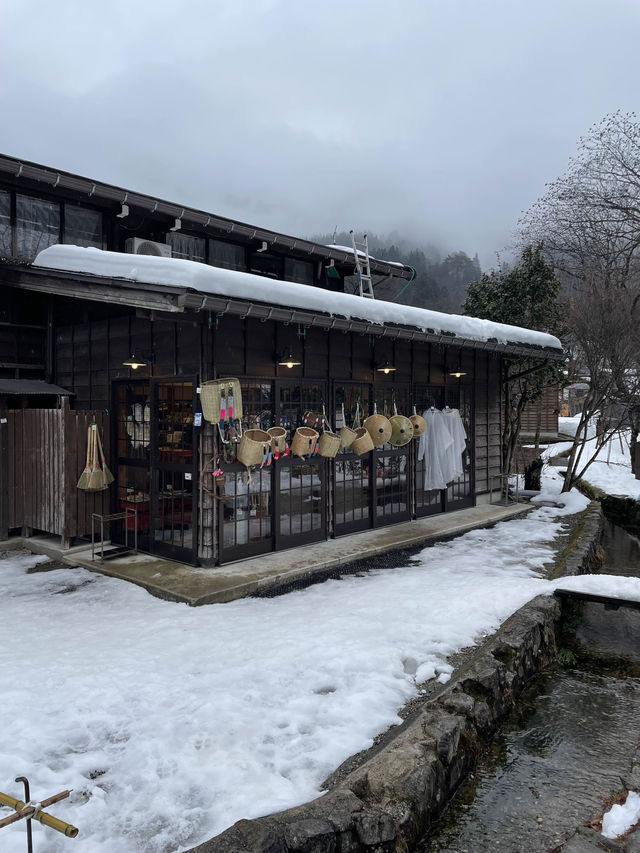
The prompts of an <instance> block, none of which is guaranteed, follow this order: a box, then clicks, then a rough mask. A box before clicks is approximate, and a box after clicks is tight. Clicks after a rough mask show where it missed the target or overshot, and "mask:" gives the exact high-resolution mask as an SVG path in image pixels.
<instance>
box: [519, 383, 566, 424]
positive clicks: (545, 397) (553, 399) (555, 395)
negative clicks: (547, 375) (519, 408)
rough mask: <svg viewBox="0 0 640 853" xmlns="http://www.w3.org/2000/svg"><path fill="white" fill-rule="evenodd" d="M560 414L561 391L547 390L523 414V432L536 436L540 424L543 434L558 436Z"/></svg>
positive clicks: (556, 389)
mask: <svg viewBox="0 0 640 853" xmlns="http://www.w3.org/2000/svg"><path fill="white" fill-rule="evenodd" d="M559 414H560V390H559V389H558V388H547V389H546V390H545V391H544V393H543V394H542V396H541V397H540V398H539V399H538V400H536V401H535V402H533V403H529V404H528V405H527V406H526V408H525V410H524V412H523V413H522V427H521V432H523V433H526V434H527V435H534V434H535V432H536V430H537V429H538V424H539V425H540V432H541V433H544V434H546V435H549V434H552V435H557V434H558V415H559Z"/></svg>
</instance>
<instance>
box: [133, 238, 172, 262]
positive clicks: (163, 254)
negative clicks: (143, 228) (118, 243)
mask: <svg viewBox="0 0 640 853" xmlns="http://www.w3.org/2000/svg"><path fill="white" fill-rule="evenodd" d="M124 249H125V252H129V253H130V254H132V255H153V256H155V257H156V258H170V257H171V246H168V245H167V244H166V243H155V242H154V241H153V240H145V239H144V238H143V237H129V239H128V240H127V241H126V242H125V244H124Z"/></svg>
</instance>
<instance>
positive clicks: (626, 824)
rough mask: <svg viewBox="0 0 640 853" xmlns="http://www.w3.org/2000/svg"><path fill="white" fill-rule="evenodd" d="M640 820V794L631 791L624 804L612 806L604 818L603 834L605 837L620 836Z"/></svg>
mask: <svg viewBox="0 0 640 853" xmlns="http://www.w3.org/2000/svg"><path fill="white" fill-rule="evenodd" d="M639 820H640V796H638V794H636V792H635V791H629V794H628V796H627V799H626V800H625V802H624V803H623V804H622V805H617V804H616V805H615V806H611V808H610V809H609V811H608V812H605V814H604V816H603V818H602V834H603V835H604V837H605V838H618V836H619V835H623V834H624V833H625V832H626V831H627V830H628V829H631V827H632V826H633V825H634V824H635V823H637V822H638V821H639Z"/></svg>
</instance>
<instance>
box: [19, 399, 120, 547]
mask: <svg viewBox="0 0 640 853" xmlns="http://www.w3.org/2000/svg"><path fill="white" fill-rule="evenodd" d="M7 421H8V445H9V446H8V457H9V458H8V475H9V476H8V486H9V495H8V497H9V501H8V503H9V527H10V528H16V527H19V528H22V529H25V530H26V532H31V531H33V530H39V531H42V532H44V533H52V534H55V535H57V536H60V537H61V539H62V545H63V547H68V546H69V542H70V540H71V539H72V538H73V537H76V536H87V535H90V533H91V513H93V512H99V513H107V512H109V507H110V496H111V491H112V489H114V488H115V485H113V486H111V487H110V488H109V489H106V490H105V491H103V492H85V491H81V490H80V489H78V488H77V482H78V478H79V477H80V474H81V473H82V471H83V470H84V467H85V458H86V452H87V429H88V427H89V425H90V424H91V423H95V424H97V426H98V429H99V430H100V436H101V438H102V442H103V445H104V450H105V455H106V457H107V461H108V460H109V458H110V452H109V450H110V448H109V444H110V429H109V415H108V414H106V413H105V412H103V411H100V412H92V411H84V412H83V411H79V412H76V411H71V410H70V409H69V408H68V406H66V405H65V406H64V407H63V408H61V409H19V410H13V411H9V412H7Z"/></svg>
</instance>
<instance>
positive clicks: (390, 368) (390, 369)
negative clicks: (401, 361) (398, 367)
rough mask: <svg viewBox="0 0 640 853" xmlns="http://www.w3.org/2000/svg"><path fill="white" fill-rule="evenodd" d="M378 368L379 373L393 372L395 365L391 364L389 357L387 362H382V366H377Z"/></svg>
mask: <svg viewBox="0 0 640 853" xmlns="http://www.w3.org/2000/svg"><path fill="white" fill-rule="evenodd" d="M376 370H377V371H378V373H385V374H388V373H392V372H393V371H394V370H395V367H394V366H393V365H392V364H391V362H390V361H389V359H387V360H386V361H385V363H384V364H381V365H380V367H377V368H376Z"/></svg>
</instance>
